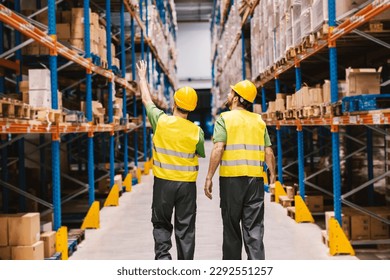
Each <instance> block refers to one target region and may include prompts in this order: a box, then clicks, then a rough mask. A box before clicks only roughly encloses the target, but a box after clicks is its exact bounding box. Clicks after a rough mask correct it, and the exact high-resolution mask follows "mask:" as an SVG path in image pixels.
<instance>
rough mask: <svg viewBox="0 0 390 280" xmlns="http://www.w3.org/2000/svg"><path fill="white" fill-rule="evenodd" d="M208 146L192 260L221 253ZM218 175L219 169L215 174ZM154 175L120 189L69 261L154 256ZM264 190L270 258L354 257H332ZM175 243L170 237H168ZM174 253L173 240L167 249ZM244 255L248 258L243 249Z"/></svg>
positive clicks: (316, 232) (316, 231) (316, 233)
mask: <svg viewBox="0 0 390 280" xmlns="http://www.w3.org/2000/svg"><path fill="white" fill-rule="evenodd" d="M211 148H212V143H211V141H206V156H207V158H206V159H200V172H199V176H198V200H197V202H198V208H197V209H198V214H197V223H196V247H195V259H198V260H207V259H210V260H218V259H221V258H222V253H221V248H222V222H221V217H220V210H219V194H218V176H214V181H213V182H214V190H213V200H211V201H210V200H208V199H207V198H206V197H205V196H204V192H203V183H204V178H205V175H206V173H207V168H208V161H209V158H208V156H209V155H210V152H211ZM216 175H217V174H216ZM152 185H153V175H152V174H151V173H150V174H149V175H148V176H143V177H142V182H141V184H138V185H136V186H133V190H132V192H130V193H124V194H123V195H122V196H121V197H120V200H119V206H117V207H104V208H103V209H102V210H101V212H100V225H101V228H100V229H97V230H86V233H85V240H84V241H83V242H81V243H80V244H79V247H78V249H77V251H75V252H74V254H73V255H72V256H71V257H70V260H152V259H154V253H153V247H154V244H153V237H152V224H151V222H150V217H151V208H150V207H151V199H152ZM269 201H270V198H269V194H266V197H265V202H266V210H265V213H266V214H265V238H264V241H265V248H266V258H267V259H269V260H294V259H295V260H307V259H313V260H324V259H330V260H336V259H356V258H355V257H352V256H336V257H332V256H330V255H329V254H328V248H327V247H326V246H325V245H324V244H323V243H322V242H321V229H320V228H319V227H318V226H317V225H315V224H297V223H295V221H293V220H292V219H291V218H289V217H288V216H287V215H286V209H284V208H283V207H282V206H281V205H279V204H276V203H271V202H269ZM172 242H173V243H174V237H173V239H172ZM171 254H172V257H173V258H174V259H177V258H176V248H175V245H174V246H173V248H172V250H171ZM243 258H244V259H245V258H246V254H245V252H243Z"/></svg>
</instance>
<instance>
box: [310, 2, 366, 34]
mask: <svg viewBox="0 0 390 280" xmlns="http://www.w3.org/2000/svg"><path fill="white" fill-rule="evenodd" d="M335 2H336V19H338V20H341V19H343V18H345V17H346V16H351V13H352V14H354V13H356V11H357V8H358V7H360V6H361V5H362V4H363V3H366V2H367V0H344V1H335ZM312 13H313V16H312V31H317V30H318V29H319V28H320V27H321V26H322V24H324V23H327V21H328V0H314V1H313V4H312Z"/></svg>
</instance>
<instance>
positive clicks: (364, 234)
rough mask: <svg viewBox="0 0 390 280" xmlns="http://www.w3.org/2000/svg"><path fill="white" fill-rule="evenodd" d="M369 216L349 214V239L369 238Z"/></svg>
mask: <svg viewBox="0 0 390 280" xmlns="http://www.w3.org/2000/svg"><path fill="white" fill-rule="evenodd" d="M370 220H371V219H370V216H368V215H361V214H351V240H369V239H370Z"/></svg>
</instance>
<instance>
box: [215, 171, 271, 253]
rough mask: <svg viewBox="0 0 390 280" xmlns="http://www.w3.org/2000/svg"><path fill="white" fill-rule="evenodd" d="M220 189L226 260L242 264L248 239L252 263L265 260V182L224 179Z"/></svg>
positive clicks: (251, 178) (220, 182) (221, 181)
mask: <svg viewBox="0 0 390 280" xmlns="http://www.w3.org/2000/svg"><path fill="white" fill-rule="evenodd" d="M219 185H220V198H221V205H220V206H221V213H222V221H223V245H222V251H223V259H224V260H240V259H241V251H242V239H244V246H245V251H246V253H247V255H248V259H249V260H264V259H265V253H264V244H263V236H264V182H263V178H256V177H220V178H219ZM240 222H241V227H240ZM241 232H242V235H241Z"/></svg>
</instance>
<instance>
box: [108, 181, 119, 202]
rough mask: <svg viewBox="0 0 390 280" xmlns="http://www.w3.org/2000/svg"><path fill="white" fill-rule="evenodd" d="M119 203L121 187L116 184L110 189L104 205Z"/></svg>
mask: <svg viewBox="0 0 390 280" xmlns="http://www.w3.org/2000/svg"><path fill="white" fill-rule="evenodd" d="M118 205H119V188H118V185H117V184H114V185H113V186H112V188H111V190H110V193H109V194H108V196H107V199H106V201H105V202H104V207H106V206H118Z"/></svg>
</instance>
